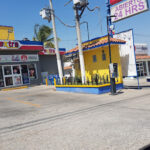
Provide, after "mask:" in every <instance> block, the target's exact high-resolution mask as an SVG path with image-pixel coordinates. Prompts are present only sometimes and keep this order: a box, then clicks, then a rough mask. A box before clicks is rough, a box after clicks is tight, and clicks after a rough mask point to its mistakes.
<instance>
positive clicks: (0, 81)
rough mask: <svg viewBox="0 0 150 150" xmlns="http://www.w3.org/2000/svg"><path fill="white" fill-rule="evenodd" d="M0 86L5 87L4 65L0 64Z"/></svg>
mask: <svg viewBox="0 0 150 150" xmlns="http://www.w3.org/2000/svg"><path fill="white" fill-rule="evenodd" d="M0 87H4V77H3V71H2V66H0Z"/></svg>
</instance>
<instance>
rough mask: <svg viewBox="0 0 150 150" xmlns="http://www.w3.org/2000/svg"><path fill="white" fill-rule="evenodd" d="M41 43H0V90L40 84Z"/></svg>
mask: <svg viewBox="0 0 150 150" xmlns="http://www.w3.org/2000/svg"><path fill="white" fill-rule="evenodd" d="M42 49H43V43H41V42H33V41H0V88H7V87H15V86H21V85H33V84H40V82H41V74H40V72H41V71H40V62H39V54H38V53H39V51H41V50H42Z"/></svg>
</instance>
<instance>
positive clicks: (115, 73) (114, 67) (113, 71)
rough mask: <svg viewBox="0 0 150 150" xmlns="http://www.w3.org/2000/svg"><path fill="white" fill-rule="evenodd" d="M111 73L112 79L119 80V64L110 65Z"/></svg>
mask: <svg viewBox="0 0 150 150" xmlns="http://www.w3.org/2000/svg"><path fill="white" fill-rule="evenodd" d="M109 71H110V77H111V78H117V77H118V64H117V63H111V64H109Z"/></svg>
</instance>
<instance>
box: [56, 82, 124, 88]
mask: <svg viewBox="0 0 150 150" xmlns="http://www.w3.org/2000/svg"><path fill="white" fill-rule="evenodd" d="M116 84H122V83H116ZM105 86H110V84H104V85H55V87H56V88H57V87H77V88H80V87H81V88H85V87H89V88H100V87H105Z"/></svg>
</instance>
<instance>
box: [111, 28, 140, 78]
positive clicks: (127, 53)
mask: <svg viewBox="0 0 150 150" xmlns="http://www.w3.org/2000/svg"><path fill="white" fill-rule="evenodd" d="M113 37H114V38H117V39H121V40H124V41H126V44H122V45H120V57H121V65H122V73H123V76H124V77H135V76H137V69H136V56H135V48H134V38H133V30H132V29H131V30H127V31H123V32H120V33H117V34H115V35H114V36H113Z"/></svg>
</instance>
